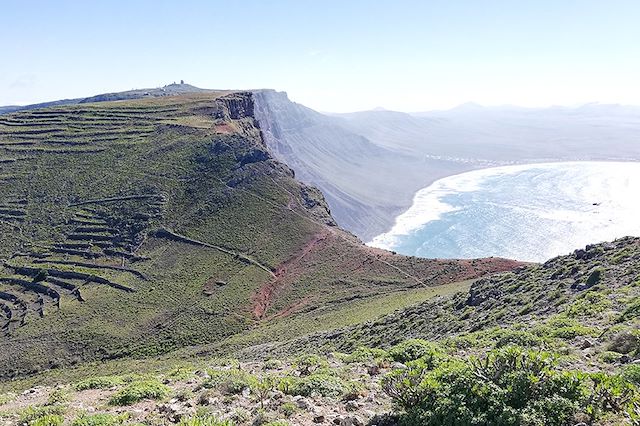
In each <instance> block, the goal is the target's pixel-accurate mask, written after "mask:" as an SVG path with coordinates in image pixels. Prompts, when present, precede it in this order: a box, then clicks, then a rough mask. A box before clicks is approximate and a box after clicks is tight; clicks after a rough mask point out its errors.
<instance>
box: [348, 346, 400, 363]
mask: <svg viewBox="0 0 640 426" xmlns="http://www.w3.org/2000/svg"><path fill="white" fill-rule="evenodd" d="M389 358H390V357H389V354H388V353H387V351H385V350H384V349H372V348H365V347H359V348H358V349H356V350H355V351H353V352H351V353H350V354H348V355H346V356H344V357H343V361H344V362H346V363H347V364H353V363H361V362H371V361H376V360H382V361H384V360H386V359H389Z"/></svg>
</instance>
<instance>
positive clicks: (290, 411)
mask: <svg viewBox="0 0 640 426" xmlns="http://www.w3.org/2000/svg"><path fill="white" fill-rule="evenodd" d="M280 411H281V412H282V414H284V416H285V417H287V418H289V417H291V416H293V415H294V414H295V413H296V411H298V407H297V406H296V404H294V403H293V402H285V403H284V404H282V405H281V406H280Z"/></svg>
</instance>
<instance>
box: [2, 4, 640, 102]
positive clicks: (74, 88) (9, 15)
mask: <svg viewBox="0 0 640 426" xmlns="http://www.w3.org/2000/svg"><path fill="white" fill-rule="evenodd" d="M639 22H640V1H637V0H606V1H604V0H526V1H525V0H442V1H439V0H433V1H432V0H416V1H412V0H395V1H390V0H369V1H365V0H340V1H336V0H322V1H311V0H242V1H233V0H227V1H217V0H209V1H195V0H192V1H189V0H184V1H177V0H176V1H161V0H125V1H119V0H110V1H103V2H99V1H86V0H77V1H71V0H57V1H55V2H54V1H49V0H46V1H44V0H42V1H36V0H1V2H0V40H1V41H2V44H1V46H2V47H1V49H0V105H13V104H18V105H22V104H29V103H35V102H43V101H50V100H56V99H63V98H74V97H85V96H90V95H95V94H99V93H104V92H113V91H123V90H129V89H133V88H146V87H158V86H162V85H165V84H168V83H171V82H174V81H179V80H184V81H185V82H186V83H190V84H193V85H196V86H199V87H204V88H211V89H257V88H272V89H277V90H282V91H286V92H287V93H288V94H289V97H290V98H291V99H292V100H294V101H296V102H299V103H302V104H304V105H307V106H309V107H311V108H314V109H317V110H320V111H331V112H347V111H356V110H365V109H372V108H375V107H384V108H387V109H393V110H398V111H428V110H433V109H447V108H451V107H454V106H456V105H459V104H461V103H465V102H477V103H480V104H483V105H503V104H514V105H521V106H547V105H576V104H581V103H586V102H603V103H623V104H637V105H640V84H639V82H638V79H640V24H639Z"/></svg>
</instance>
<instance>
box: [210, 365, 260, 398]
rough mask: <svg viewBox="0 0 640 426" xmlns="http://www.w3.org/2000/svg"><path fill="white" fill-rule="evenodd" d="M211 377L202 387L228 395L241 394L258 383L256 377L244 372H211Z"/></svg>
mask: <svg viewBox="0 0 640 426" xmlns="http://www.w3.org/2000/svg"><path fill="white" fill-rule="evenodd" d="M209 376H210V377H209V378H208V379H207V380H206V381H205V382H204V383H203V384H202V386H204V387H205V388H210V389H217V390H219V391H220V392H222V393H224V394H227V395H237V394H240V393H242V391H244V390H245V389H248V388H250V387H252V386H254V385H255V383H256V378H255V377H253V376H252V375H251V374H249V373H247V372H244V371H242V370H211V371H210V372H209Z"/></svg>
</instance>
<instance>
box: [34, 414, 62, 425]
mask: <svg viewBox="0 0 640 426" xmlns="http://www.w3.org/2000/svg"><path fill="white" fill-rule="evenodd" d="M62 423H64V417H62V416H60V415H58V414H48V415H46V416H42V417H40V418H38V419H36V420H34V421H33V422H31V423H30V425H31V426H62Z"/></svg>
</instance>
